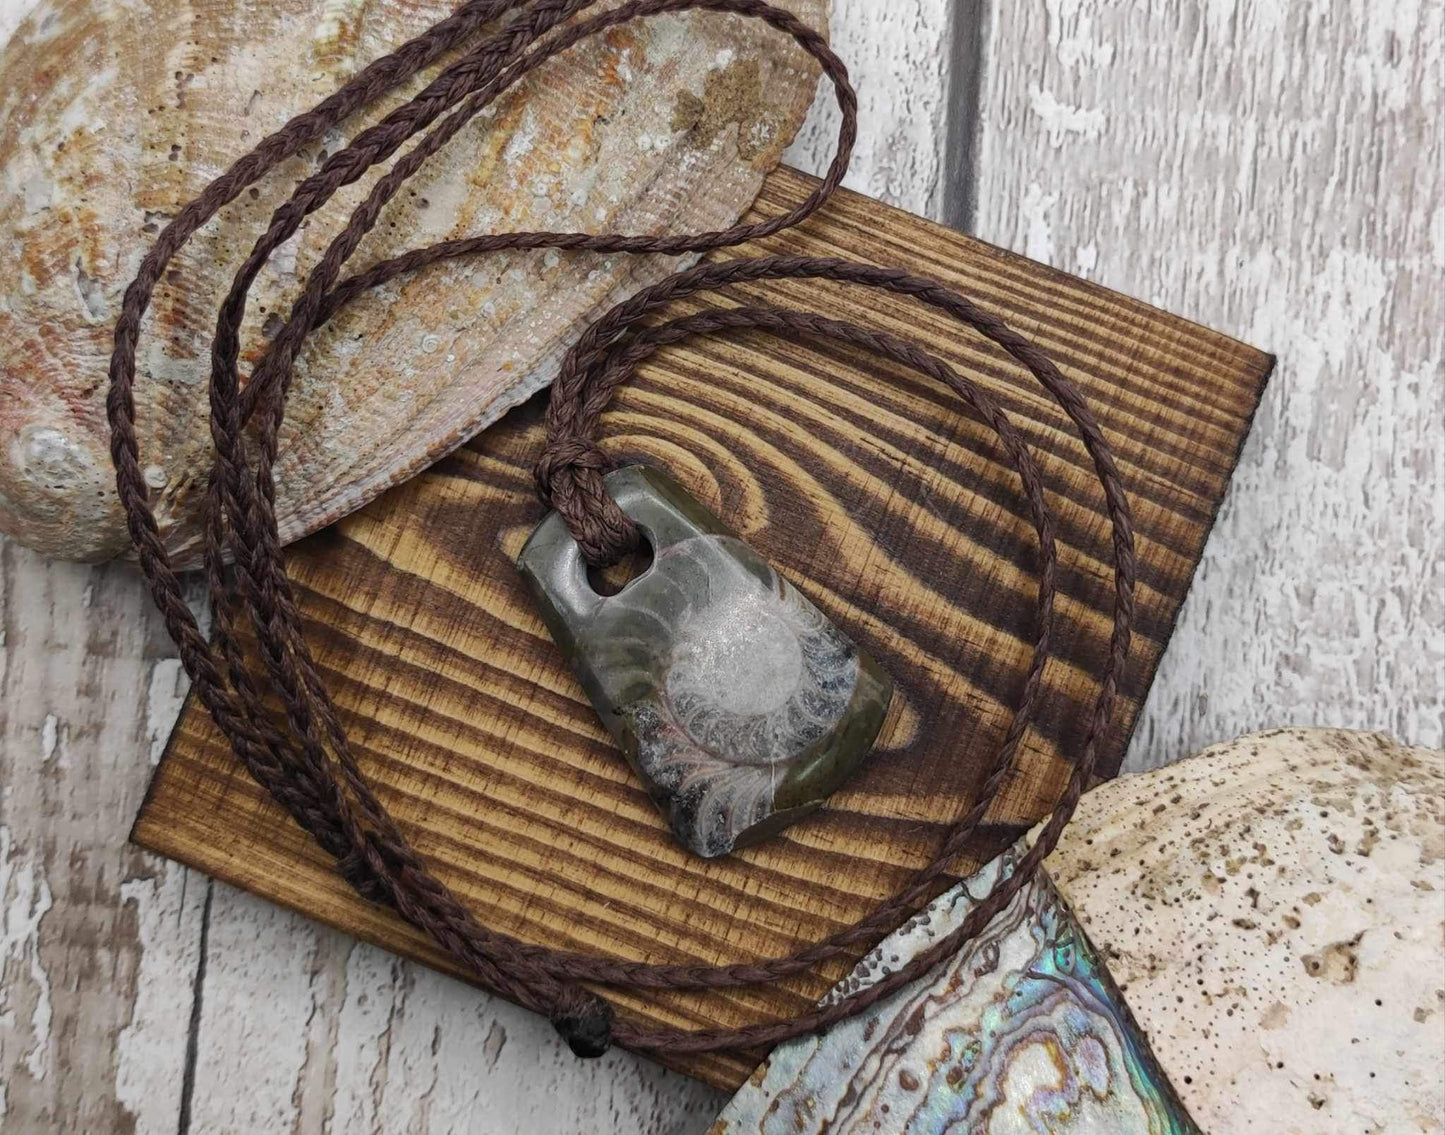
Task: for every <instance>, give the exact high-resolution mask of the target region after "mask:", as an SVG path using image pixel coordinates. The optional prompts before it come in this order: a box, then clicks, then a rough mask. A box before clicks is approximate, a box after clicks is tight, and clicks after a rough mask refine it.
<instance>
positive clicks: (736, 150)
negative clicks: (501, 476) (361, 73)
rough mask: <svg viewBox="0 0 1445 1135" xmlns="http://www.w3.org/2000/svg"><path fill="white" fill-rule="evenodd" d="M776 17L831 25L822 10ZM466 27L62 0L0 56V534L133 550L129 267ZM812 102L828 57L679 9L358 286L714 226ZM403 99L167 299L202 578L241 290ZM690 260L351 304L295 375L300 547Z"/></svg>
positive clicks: (242, 217)
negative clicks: (201, 535) (274, 155)
mask: <svg viewBox="0 0 1445 1135" xmlns="http://www.w3.org/2000/svg"><path fill="white" fill-rule="evenodd" d="M610 2H611V0H609V3H610ZM604 6H605V5H604ZM785 6H787V7H790V8H792V9H793V10H794V11H795V12H797V13H798V14H799V15H800V16H801V17H802V18H804V19H805V20H806V21H808V22H809V23H811V24H813V25H814V26H817V27H822V26H824V24H825V21H826V3H825V0H785ZM451 8H452V5H451V4H450V3H447V2H444V0H420V2H415V3H408V4H395V3H381V2H377V0H274V2H268V3H265V4H240V3H236V2H234V0H223V2H222V3H220V4H219V5H217V4H210V5H195V4H192V3H189V2H188V0H139V2H123V0H46V2H44V3H41V4H40V5H39V6H37V7H36V9H35V10H34V11H33V12H31V14H30V15H29V17H28V18H27V19H26V20H25V21H24V22H23V23H22V24H21V25H20V27H19V28H18V29H17V31H16V32H15V34H14V35H13V37H12V38H11V40H10V42H9V43H8V45H7V46H6V47H5V49H4V51H3V53H0V74H3V75H4V77H5V82H4V85H3V89H0V171H3V172H0V242H3V243H0V530H3V531H4V532H6V533H8V534H10V535H12V536H14V537H15V538H16V539H18V540H20V541H21V542H22V543H25V544H28V545H30V546H32V547H34V548H37V549H39V550H41V551H44V552H47V553H51V554H54V555H59V556H65V557H70V558H79V559H102V558H107V557H110V556H113V555H115V554H117V553H118V552H120V551H121V550H123V549H124V547H125V546H126V538H125V534H124V527H123V524H122V518H121V516H120V513H119V509H118V506H117V504H116V501H115V497H114V491H113V485H112V472H111V466H110V460H109V455H108V430H107V426H106V422H105V415H104V395H105V384H106V368H107V362H108V358H109V352H110V338H111V331H112V328H113V326H114V322H115V319H116V316H117V314H118V311H119V305H120V298H121V294H122V291H123V289H124V287H125V286H126V284H127V283H128V282H129V281H130V279H131V277H132V276H133V274H134V272H135V269H136V267H137V265H138V264H139V261H140V258H141V256H142V255H143V254H144V252H145V250H146V248H148V247H149V245H150V243H151V242H152V241H153V240H154V235H155V233H156V232H157V231H158V230H159V228H160V227H161V226H163V225H164V224H165V223H166V221H167V220H168V218H169V217H171V216H172V215H173V214H174V213H175V212H176V211H177V210H178V209H179V208H180V207H181V206H182V205H183V204H184V203H185V202H186V201H187V200H189V199H190V198H192V197H193V196H195V195H196V194H197V193H198V192H199V191H200V190H201V189H202V188H203V187H204V186H205V184H206V183H207V182H208V181H209V180H210V179H212V178H213V177H215V176H216V175H218V174H219V173H221V172H222V171H224V169H225V168H226V167H227V166H228V165H229V164H230V162H231V161H233V160H234V159H235V158H237V157H239V156H240V155H241V154H242V153H244V152H245V151H246V150H247V149H249V148H250V147H251V146H253V145H255V144H256V142H258V141H259V140H260V139H261V138H262V137H263V136H264V135H265V134H267V133H268V132H270V131H271V130H274V129H275V128H277V127H278V126H280V125H281V124H282V123H283V122H285V121H286V120H287V119H288V118H289V117H290V116H291V115H293V114H295V113H296V112H297V111H299V110H302V109H305V108H307V107H309V106H311V105H313V104H314V103H315V102H316V101H317V100H318V99H320V98H321V97H322V96H324V95H325V94H327V93H329V92H330V91H331V90H332V89H334V88H335V87H336V86H337V85H339V84H340V83H342V82H343V81H345V80H346V79H347V78H348V77H350V76H351V75H352V74H354V73H355V72H356V71H357V70H358V69H359V68H360V67H361V66H362V65H364V64H365V63H366V62H367V61H369V60H371V59H373V58H375V57H377V56H379V55H382V54H384V53H385V52H386V51H388V50H390V49H391V48H393V47H395V46H397V45H398V44H400V43H402V42H403V41H404V40H406V39H408V38H410V37H411V36H414V35H416V34H417V33H419V32H421V31H423V30H424V29H425V28H427V27H428V26H430V25H431V24H432V23H434V22H436V21H437V20H438V19H440V18H442V17H443V16H445V15H446V14H447V13H448V12H449V11H450V10H451ZM816 83H817V71H816V68H815V67H814V66H813V64H812V62H811V60H809V59H808V58H807V56H806V55H805V54H804V53H803V52H802V51H801V50H800V49H798V48H797V47H796V45H794V44H792V43H791V41H789V40H787V39H786V38H785V37H783V36H781V35H779V34H778V33H775V32H772V31H771V30H770V29H768V28H766V27H765V26H764V25H762V24H760V23H758V22H757V21H752V20H744V19H742V18H741V17H737V16H731V15H721V14H717V13H687V14H682V15H673V16H661V17H655V18H653V19H651V20H649V21H645V22H635V23H633V24H630V25H627V26H626V27H623V28H620V29H616V30H614V31H613V32H611V33H609V34H608V35H606V36H605V37H602V38H600V39H597V40H593V41H590V42H588V43H585V44H583V45H580V46H579V47H578V48H575V49H573V51H572V52H570V53H569V54H568V55H567V56H565V57H563V58H560V59H557V60H553V61H552V62H551V63H550V64H548V65H547V66H546V67H545V68H544V69H543V70H542V71H540V72H538V73H536V74H535V75H534V76H532V77H531V78H530V79H529V80H527V81H526V82H524V83H523V84H521V85H520V86H519V87H518V88H517V89H516V90H514V91H513V92H511V93H510V94H509V95H508V96H506V97H504V98H503V99H502V100H500V101H499V102H498V103H497V104H495V106H494V107H493V108H492V110H491V111H490V112H489V113H487V114H486V115H485V117H483V118H479V119H478V120H476V121H474V122H473V123H472V124H471V125H470V126H468V127H467V128H466V129H465V130H464V131H463V132H462V134H461V135H460V136H459V137H458V138H457V139H455V140H454V141H453V142H452V143H451V145H450V146H449V147H448V149H447V150H446V151H444V152H443V153H442V154H441V155H438V157H437V158H436V159H434V161H433V162H432V164H431V165H429V166H428V167H427V168H426V169H425V170H424V171H423V172H422V173H421V174H419V175H418V176H417V177H416V178H414V179H413V180H412V181H411V182H410V183H409V190H404V191H403V193H402V194H401V195H400V196H399V198H398V199H397V200H396V201H394V202H393V204H392V206H391V207H390V208H389V210H388V211H387V212H386V213H385V214H384V216H383V217H382V220H381V222H380V224H379V225H378V227H377V229H376V230H375V231H374V232H373V234H372V235H371V237H370V238H369V239H368V241H367V243H366V244H364V245H363V247H362V249H361V250H360V251H359V252H358V254H357V257H356V258H355V260H354V263H356V264H357V265H358V266H359V265H362V264H365V263H369V262H371V261H373V260H375V259H379V258H381V257H383V256H386V255H391V254H394V253H396V252H399V251H402V250H403V249H405V248H409V247H415V246H418V245H423V244H431V243H434V242H435V241H438V240H442V239H446V238H448V237H455V236H461V235H466V234H474V233H479V232H486V231H500V230H509V229H523V228H547V229H566V230H574V229H581V230H591V231H601V230H612V231H627V232H639V233H658V232H664V231H667V232H684V231H697V230H706V229H711V228H716V227H725V226H727V225H729V224H731V223H733V222H734V221H735V220H736V218H737V217H738V216H739V215H741V213H742V212H743V211H744V210H745V208H746V207H747V206H748V204H749V203H750V202H751V201H752V199H753V197H754V195H755V194H756V192H757V189H758V187H759V185H760V184H761V179H762V177H763V175H764V174H765V173H766V171H767V169H768V168H770V167H771V165H772V164H774V163H775V162H776V160H777V158H778V156H779V155H780V153H781V151H782V149H783V147H784V146H785V145H786V144H787V142H788V141H789V140H790V139H791V137H792V135H793V133H794V132H795V130H796V129H797V127H798V125H799V123H800V122H801V120H802V117H803V115H804V113H805V111H806V109H807V107H808V105H809V102H810V100H811V97H812V94H813V91H814V89H815V87H816ZM420 85H421V81H420V80H418V81H417V82H416V83H414V84H413V86H412V90H415V89H419V87H420ZM399 98H400V95H398V96H396V97H394V98H392V99H391V100H388V101H386V102H385V105H384V106H381V107H378V108H375V109H372V110H370V111H368V112H366V113H365V114H364V115H362V116H361V117H360V118H358V119H357V120H354V121H352V122H348V123H346V124H345V132H344V134H343V133H338V134H335V135H334V136H331V137H328V138H325V139H323V140H322V142H321V143H320V144H319V145H317V146H315V147H313V148H312V150H311V151H310V152H308V153H305V154H304V155H299V156H297V157H295V158H293V159H291V160H290V161H289V162H287V163H286V164H284V165H283V166H282V167H281V168H280V169H279V170H278V171H276V172H274V173H273V174H272V175H271V176H270V177H269V178H268V179H266V181H265V182H263V183H262V184H261V185H260V186H258V187H257V189H256V190H254V191H252V192H251V193H247V194H243V195H242V197H241V199H240V200H238V201H237V202H236V203H234V204H233V205H232V206H231V207H229V208H227V209H226V210H224V211H223V212H222V214H221V215H220V216H219V217H217V218H216V219H214V220H213V221H212V222H211V223H210V224H209V225H207V226H206V227H205V228H204V229H203V230H202V231H201V232H200V233H198V234H197V235H196V237H194V238H193V239H192V241H191V243H190V244H189V245H188V246H187V247H186V249H184V250H183V251H182V253H181V255H180V256H179V257H178V258H177V260H176V261H175V262H174V263H173V271H172V272H171V274H170V279H169V282H166V283H163V285H162V286H161V287H160V288H159V289H158V291H157V294H156V298H155V301H154V303H153V306H152V313H151V315H150V317H149V318H148V319H147V323H146V326H145V328H144V331H143V338H142V343H141V350H140V356H139V361H138V365H139V381H138V394H137V403H138V419H139V423H138V424H139V430H140V434H141V437H142V464H143V467H144V468H145V470H146V477H147V480H148V481H149V482H150V483H151V485H152V486H153V487H154V489H155V495H154V501H155V504H156V507H157V511H158V514H159V516H160V519H161V522H162V525H163V527H164V529H165V531H166V533H167V540H168V543H169V544H170V545H171V547H172V548H173V549H175V550H177V551H179V552H180V553H182V558H183V559H193V558H194V554H195V538H196V531H195V516H196V505H197V503H198V498H199V497H200V495H201V494H202V493H203V488H204V473H203V470H204V468H205V467H206V461H207V455H206V444H205V443H206V441H207V440H208V438H207V427H206V418H205V402H206V397H205V386H204V383H205V381H206V378H207V370H206V368H207V357H208V348H209V333H210V330H211V328H212V326H213V321H214V314H215V310H216V307H217V304H218V303H219V300H220V298H221V296H222V295H223V294H224V290H225V288H226V287H227V286H228V285H229V282H230V279H231V274H232V272H233V271H234V268H235V266H236V264H237V262H238V260H239V259H240V257H242V256H243V255H244V254H245V252H246V251H247V250H248V249H249V248H250V246H251V244H252V243H253V241H254V239H255V237H256V236H257V235H259V232H260V231H261V229H263V228H264V225H265V222H266V220H267V218H268V217H269V216H270V213H271V211H272V209H273V208H274V207H275V206H276V205H277V204H278V203H279V202H280V201H281V200H282V199H284V197H285V196H286V195H287V193H288V192H289V190H290V188H291V187H292V186H294V184H295V183H296V181H297V180H299V179H300V178H301V177H303V176H305V175H306V174H308V173H310V172H312V171H313V170H314V169H315V168H316V165H317V163H318V161H319V160H321V159H322V157H323V156H324V153H326V152H333V151H335V150H336V149H337V148H338V147H340V146H342V145H344V144H345V141H346V139H347V137H350V136H354V134H355V133H357V132H358V131H359V130H360V129H361V128H362V127H364V126H365V125H369V124H370V123H371V122H374V121H375V120H376V119H377V118H379V117H380V116H381V115H382V114H383V113H385V112H386V111H387V110H389V109H391V108H392V107H394V106H395V105H397V101H398V100H399ZM369 185H370V179H366V180H364V181H363V183H362V184H361V185H358V186H353V187H351V188H350V189H349V190H345V191H343V192H342V193H340V194H338V195H337V197H336V198H335V199H333V201H332V203H331V205H330V206H328V208H327V210H325V211H324V212H323V213H322V214H320V215H318V216H316V217H313V218H312V219H311V222H310V223H309V225H308V227H307V228H306V229H305V230H304V231H303V232H301V233H300V234H298V237H297V238H296V239H295V240H293V241H292V242H289V243H288V245H287V246H286V247H284V248H283V249H281V250H280V251H279V252H278V254H277V255H276V256H274V257H273V258H272V261H271V263H270V264H269V265H268V266H267V268H266V270H265V271H264V272H263V274H262V275H261V277H260V279H259V281H258V282H257V285H256V286H255V288H254V289H253V291H252V299H251V303H250V307H249V310H248V313H247V319H246V324H245V330H244V342H245V343H246V344H247V354H246V360H247V364H248V363H250V362H254V361H255V359H256V358H257V357H258V354H259V350H258V348H259V347H260V345H262V344H263V343H264V341H265V338H266V336H267V335H268V334H274V330H275V328H276V327H277V326H278V325H279V319H280V318H281V316H282V315H283V314H284V313H285V312H286V311H287V310H288V309H289V304H290V301H291V299H292V298H294V296H295V295H296V293H297V291H298V285H299V281H300V280H301V279H302V278H303V276H304V273H305V271H306V269H307V267H308V265H310V264H311V263H313V262H314V260H315V259H316V258H317V257H318V256H319V254H320V251H321V250H322V249H324V247H325V245H326V243H327V242H328V241H329V239H330V238H331V236H333V235H334V234H335V233H336V232H337V231H338V230H339V228H340V226H341V224H342V223H344V218H345V215H346V214H347V213H349V211H350V208H351V206H352V205H354V204H355V203H357V202H358V201H359V200H360V199H361V196H362V195H363V194H364V192H365V190H366V189H367V188H368V187H369ZM677 266H678V261H677V260H676V259H675V258H667V259H661V258H648V259H646V260H639V259H636V258H629V257H622V256H618V257H601V256H595V255H588V256H574V257H569V256H559V255H557V254H556V253H549V254H541V253H539V254H519V255H510V256H496V257H492V258H489V259H485V260H470V261H459V262H451V263H449V264H447V265H444V266H442V267H439V268H437V269H434V270H432V271H430V272H428V273H424V274H422V275H420V276H418V277H415V278H402V279H398V280H396V281H393V282H392V283H391V284H390V285H388V286H386V287H384V288H382V289H379V290H378V291H377V292H376V293H375V294H373V295H370V296H368V297H366V298H364V299H362V300H360V301H358V302H357V303H356V304H354V305H353V306H352V309H351V310H349V311H347V312H345V313H343V314H342V315H341V316H340V317H339V318H338V319H336V320H335V321H334V322H333V324H332V325H331V326H329V327H327V328H325V329H324V330H323V331H322V332H320V333H318V334H317V335H316V336H314V337H313V340H312V342H311V343H310V345H309V347H308V349H307V351H306V352H305V353H304V355H303V357H302V359H301V360H300V361H299V365H298V374H297V382H296V387H295V393H294V394H293V395H292V399H291V407H290V413H289V417H288V421H287V425H286V428H285V432H284V436H283V438H282V443H281V459H280V462H279V464H278V466H277V481H278V486H279V496H280V513H281V526H282V532H283V535H284V536H285V537H286V538H287V539H294V538H296V537H299V536H301V535H303V534H305V533H306V532H309V531H312V530H314V529H316V528H318V527H320V526H322V525H324V524H326V523H329V522H330V521H332V520H334V519H336V518H338V517H340V516H342V515H344V514H345V513H347V512H349V511H351V510H352V509H354V508H357V507H359V506H360V505H361V504H363V503H365V502H366V501H367V500H369V499H371V498H372V497H374V496H376V495H377V494H378V493H379V492H381V491H382V490H383V489H385V488H386V487H387V486H389V485H391V484H394V483H396V482H397V481H399V480H402V479H404V478H406V477H407V476H409V475H410V474H412V473H414V472H415V471H416V470H418V469H419V468H422V467H424V466H425V465H426V464H428V463H430V462H432V461H434V460H436V459H437V458H438V457H440V456H441V455H443V454H444V453H446V452H447V451H449V450H450V449H452V448H454V447H455V446H457V445H459V444H460V443H461V442H462V441H464V440H465V439H466V438H467V437H469V436H471V435H472V434H474V433H475V432H476V431H477V430H479V429H481V428H482V427H483V426H484V425H486V424H487V423H489V422H491V421H494V420H495V419H496V418H497V417H499V416H500V415H501V414H502V413H503V412H504V411H505V410H506V409H507V408H508V407H510V406H512V405H514V404H516V403H517V402H519V401H521V400H522V399H524V398H525V397H527V396H528V395H529V394H531V393H532V392H534V391H535V390H537V389H539V388H540V387H541V386H542V385H544V384H545V383H546V382H547V381H548V380H549V378H550V376H551V374H552V372H553V369H554V367H555V363H556V361H557V360H558V358H559V357H560V354H561V353H562V351H563V350H564V349H565V347H566V345H567V343H568V342H569V341H570V339H571V337H573V336H575V335H576V334H577V333H578V332H579V331H580V329H581V327H582V326H583V325H584V324H585V322H586V321H587V320H588V317H589V316H592V315H595V314H597V313H599V312H600V311H602V310H605V309H606V307H608V306H610V305H611V304H612V303H614V302H616V301H617V300H618V299H620V298H622V297H623V296H625V295H627V294H630V293H631V292H633V291H635V290H636V289H637V288H639V287H641V286H642V285H644V284H646V283H648V282H650V281H652V280H655V279H657V278H659V277H660V276H662V275H665V274H666V273H667V272H669V271H671V270H673V269H674V268H676V267H677ZM247 364H243V372H244V371H245V369H247Z"/></svg>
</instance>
